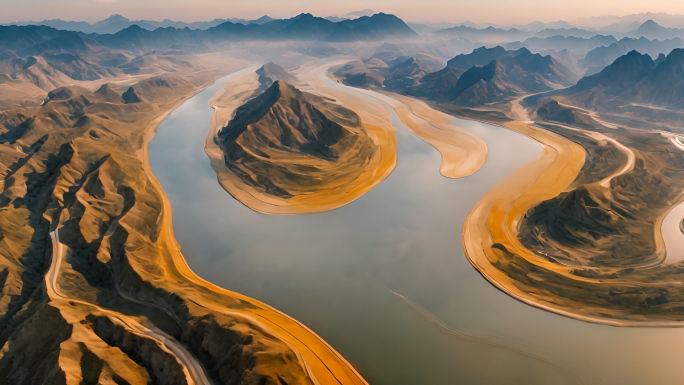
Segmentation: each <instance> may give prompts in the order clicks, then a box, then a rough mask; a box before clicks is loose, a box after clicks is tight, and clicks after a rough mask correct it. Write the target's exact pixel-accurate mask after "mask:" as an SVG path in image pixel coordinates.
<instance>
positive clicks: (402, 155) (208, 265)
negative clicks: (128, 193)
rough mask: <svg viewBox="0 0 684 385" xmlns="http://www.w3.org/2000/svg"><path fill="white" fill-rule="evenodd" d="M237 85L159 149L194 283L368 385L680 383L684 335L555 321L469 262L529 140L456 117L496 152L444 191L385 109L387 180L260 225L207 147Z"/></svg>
mask: <svg viewBox="0 0 684 385" xmlns="http://www.w3.org/2000/svg"><path fill="white" fill-rule="evenodd" d="M239 75H240V73H237V74H234V75H231V76H229V77H227V78H224V79H222V80H221V81H219V82H217V83H216V84H214V85H213V86H211V87H209V88H207V89H206V90H204V91H203V92H200V93H199V94H197V95H196V96H194V97H193V98H191V99H189V100H188V101H186V102H185V103H184V104H183V105H181V106H180V107H179V108H178V109H176V110H175V111H174V112H173V113H171V115H170V116H169V117H168V118H167V119H166V120H165V121H164V122H163V123H162V124H161V125H160V126H159V127H158V132H157V136H156V137H155V138H154V139H153V140H152V141H151V143H150V151H149V154H150V162H151V166H152V170H153V172H154V173H155V175H156V177H157V178H158V180H159V182H160V183H161V185H162V187H163V188H164V191H165V192H166V194H167V195H168V197H169V199H170V202H171V205H172V207H173V224H174V232H175V236H176V238H177V240H178V242H179V243H180V245H181V247H182V249H183V254H184V255H185V257H186V258H187V259H188V263H189V265H190V267H191V268H192V269H193V270H195V272H197V273H198V274H199V275H200V276H202V277H203V278H205V279H207V280H209V281H211V282H213V283H216V284H218V285H220V286H223V287H226V288H228V289H230V290H234V291H237V292H239V293H242V294H245V295H248V296H251V297H254V298H256V299H258V300H261V301H264V302H265V303H267V304H269V305H271V306H273V307H275V308H277V309H279V310H281V311H283V312H285V313H287V314H289V315H291V316H293V317H294V318H296V319H298V320H299V321H301V322H303V323H304V324H306V325H307V326H309V327H310V328H311V329H313V330H314V331H315V332H316V333H317V334H319V335H320V336H321V337H322V338H324V339H325V340H326V341H327V342H329V343H330V344H331V345H333V346H334V347H335V349H336V350H337V351H339V352H340V353H341V354H342V355H343V356H344V357H345V358H346V359H347V360H349V361H350V362H351V363H352V364H353V365H354V366H355V367H356V368H357V369H358V370H359V371H360V372H361V374H362V375H363V376H364V377H365V379H366V380H367V381H368V382H369V383H370V384H372V385H377V384H387V385H390V384H391V385H400V384H411V385H413V384H421V385H423V384H424V385H432V384H435V385H444V384H497V385H498V384H634V385H643V384H661V385H665V384H681V382H682V380H681V379H682V378H684V366H682V365H681V362H680V361H681V357H682V356H684V330H682V329H658V328H619V327H612V326H605V325H598V324H591V323H586V322H582V321H577V320H574V319H570V318H566V317H562V316H559V315H556V314H553V313H549V312H546V311H543V310H540V309H537V308H535V307H532V306H528V305H526V304H523V303H522V302H519V301H517V300H515V299H513V298H511V297H509V296H508V295H506V294H504V293H502V292H500V291H498V290H497V289H495V288H494V287H493V286H492V285H490V284H489V283H488V282H487V281H486V280H485V279H484V278H482V277H481V276H480V275H479V273H478V272H477V271H476V270H475V269H474V268H473V267H472V266H471V265H470V264H469V263H468V261H467V260H466V258H465V256H464V255H463V252H462V247H461V231H462V225H463V221H464V219H465V217H466V215H467V214H468V212H469V210H470V208H471V207H473V206H474V205H475V204H476V203H477V201H478V200H479V198H480V197H481V196H482V195H483V194H484V193H486V192H487V191H488V190H490V189H491V188H492V187H493V186H495V185H496V184H497V183H498V182H499V181H501V180H502V179H503V178H504V177H505V176H506V175H508V174H509V173H510V172H512V171H513V170H514V169H515V168H517V167H518V166H520V165H522V164H524V163H525V162H528V161H530V160H531V159H533V158H534V157H535V156H536V155H538V154H539V153H540V152H541V147H540V146H539V145H538V144H537V143H536V142H535V141H533V140H532V139H530V138H527V137H525V136H523V135H520V134H518V133H515V132H513V131H509V130H506V129H503V128H500V127H495V126H492V125H488V124H484V123H479V122H474V121H467V120H461V119H457V118H452V120H453V122H454V123H455V124H458V125H460V126H461V127H464V128H466V129H468V130H471V131H472V132H474V133H475V134H476V135H477V136H479V137H480V138H481V139H482V140H483V141H484V142H485V143H486V144H487V146H488V148H489V155H488V159H487V162H486V163H485V165H484V166H483V167H482V169H480V171H478V172H477V173H475V174H474V175H472V176H469V177H466V178H461V179H455V180H454V179H447V178H444V177H442V176H441V175H440V173H439V167H440V163H441V159H440V154H439V153H438V152H437V151H436V150H435V149H434V148H432V147H431V146H430V145H428V144H427V143H425V142H423V141H421V140H420V139H418V138H417V137H415V136H414V135H413V134H411V133H410V132H409V131H408V129H407V128H406V127H404V126H403V124H402V123H401V121H400V120H399V118H398V117H397V116H396V114H395V113H394V112H393V110H391V107H390V106H389V105H387V104H385V106H386V108H388V110H389V111H390V114H391V121H392V124H393V125H394V126H395V127H396V129H397V132H396V134H397V140H398V164H397V167H396V169H395V170H394V172H393V173H392V174H391V175H390V176H389V177H388V178H387V179H386V180H385V181H384V182H382V183H381V184H380V185H378V186H377V187H376V188H374V189H373V190H371V191H370V192H369V193H367V194H365V195H364V196H362V197H361V198H359V199H357V200H356V201H354V202H352V203H350V204H348V205H346V206H344V207H342V208H340V209H337V210H333V211H329V212H325V213H320V214H309V215H295V216H270V215H264V214H259V213H256V212H254V211H252V210H250V209H248V208H247V207H245V206H243V205H242V204H240V203H239V202H238V201H236V200H234V199H233V198H232V197H231V196H230V195H229V194H227V193H226V192H225V191H224V190H223V188H222V187H221V186H220V185H219V184H218V182H217V181H216V174H215V173H214V171H213V170H212V168H211V166H210V164H209V160H208V158H207V156H206V154H205V153H204V148H203V144H204V139H205V137H206V134H207V131H208V129H209V124H210V120H211V118H212V113H213V110H212V108H210V107H209V105H208V100H209V99H210V98H211V96H212V95H213V94H214V93H215V92H216V91H218V90H219V89H220V88H221V86H222V84H223V83H224V82H225V81H228V80H230V79H232V78H235V77H236V76H239ZM323 80H324V81H325V83H326V84H327V85H328V86H331V87H337V88H339V89H342V90H345V91H347V92H351V93H356V94H357V95H358V96H360V97H363V98H367V99H372V100H378V99H374V96H373V95H374V94H373V93H372V92H366V91H364V92H365V93H361V92H359V91H358V90H354V89H351V88H348V87H346V86H343V85H340V84H337V83H336V82H333V81H331V80H329V79H327V78H325V79H323Z"/></svg>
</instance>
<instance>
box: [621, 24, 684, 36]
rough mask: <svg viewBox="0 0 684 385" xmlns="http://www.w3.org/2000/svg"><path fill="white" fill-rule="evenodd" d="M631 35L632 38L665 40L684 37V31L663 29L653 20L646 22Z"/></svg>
mask: <svg viewBox="0 0 684 385" xmlns="http://www.w3.org/2000/svg"><path fill="white" fill-rule="evenodd" d="M631 35H632V36H634V37H642V36H643V37H645V38H647V39H657V40H666V39H672V38H675V37H682V36H684V30H682V29H679V28H667V27H663V26H661V25H660V24H658V23H656V22H655V21H653V20H646V21H645V22H644V23H643V24H641V25H640V26H639V28H637V30H636V31H635V32H632V33H631Z"/></svg>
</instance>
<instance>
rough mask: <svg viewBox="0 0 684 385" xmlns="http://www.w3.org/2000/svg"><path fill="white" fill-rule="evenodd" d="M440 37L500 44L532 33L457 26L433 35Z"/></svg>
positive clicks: (512, 29)
mask: <svg viewBox="0 0 684 385" xmlns="http://www.w3.org/2000/svg"><path fill="white" fill-rule="evenodd" d="M433 35H435V36H439V37H460V38H466V39H468V40H470V41H472V42H474V43H484V44H488V43H491V44H499V43H501V42H509V41H516V40H521V39H525V38H526V37H528V36H530V32H528V31H522V30H519V29H515V28H511V29H502V28H496V27H491V26H490V27H487V28H483V29H479V28H475V27H470V26H463V25H461V26H457V27H451V28H445V29H440V30H438V31H436V32H434V33H433Z"/></svg>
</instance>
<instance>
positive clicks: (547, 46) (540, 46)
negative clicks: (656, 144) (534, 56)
mask: <svg viewBox="0 0 684 385" xmlns="http://www.w3.org/2000/svg"><path fill="white" fill-rule="evenodd" d="M616 42H617V39H615V37H613V36H610V35H596V36H593V37H591V38H582V37H575V36H551V37H546V38H540V37H530V38H528V39H526V40H524V41H522V42H512V43H508V44H504V45H503V46H504V47H505V48H506V49H519V48H522V47H526V48H527V49H529V50H530V51H533V52H541V51H546V50H551V49H552V50H556V51H561V50H564V49H567V50H568V51H570V52H572V53H575V54H581V55H585V54H586V53H587V52H589V51H591V50H592V49H594V48H596V47H601V46H607V45H611V44H613V43H616Z"/></svg>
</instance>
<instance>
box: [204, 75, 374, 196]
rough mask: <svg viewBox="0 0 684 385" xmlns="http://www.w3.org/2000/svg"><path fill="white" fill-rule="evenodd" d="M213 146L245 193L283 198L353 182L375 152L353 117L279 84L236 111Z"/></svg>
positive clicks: (335, 106)
mask: <svg viewBox="0 0 684 385" xmlns="http://www.w3.org/2000/svg"><path fill="white" fill-rule="evenodd" d="M216 141H217V143H218V145H219V147H220V148H221V149H222V150H223V153H224V162H225V165H226V166H227V167H228V169H229V170H230V171H231V172H232V173H233V174H234V175H236V176H237V177H238V178H239V179H240V181H241V182H242V183H243V184H244V185H245V188H253V189H256V190H258V191H261V192H262V193H264V194H267V195H270V196H275V197H278V198H284V199H290V198H293V197H296V196H298V195H301V194H314V193H316V192H317V191H318V190H319V189H330V188H333V187H336V186H339V185H344V184H346V183H350V181H354V180H355V179H356V178H358V177H359V175H360V174H361V173H362V172H363V171H364V170H365V168H366V167H367V166H368V165H369V163H371V162H372V160H373V159H374V157H375V154H376V152H377V151H378V146H377V145H376V144H375V143H374V142H373V140H371V139H370V138H369V137H368V135H367V133H366V130H365V129H364V127H363V125H362V124H361V121H360V119H359V117H358V116H357V115H356V114H355V113H354V112H352V111H350V110H348V109H346V108H343V107H341V106H339V105H335V104H331V103H329V102H326V101H324V100H323V99H322V98H320V97H317V96H314V95H311V94H305V93H303V92H301V91H299V90H298V89H296V88H294V87H293V86H291V85H289V84H287V83H285V82H283V81H276V82H274V83H273V85H272V86H271V87H270V88H269V89H268V90H266V91H265V92H264V93H262V94H261V95H259V96H257V97H256V98H254V99H252V100H250V101H249V102H247V103H246V104H244V105H243V106H242V107H240V108H238V109H237V110H236V111H235V114H234V117H233V119H232V120H231V121H230V122H229V123H228V125H226V126H225V127H223V128H222V129H221V130H220V131H219V132H218V133H217V135H216ZM302 169H306V170H307V172H306V173H302V172H301V170H302Z"/></svg>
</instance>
